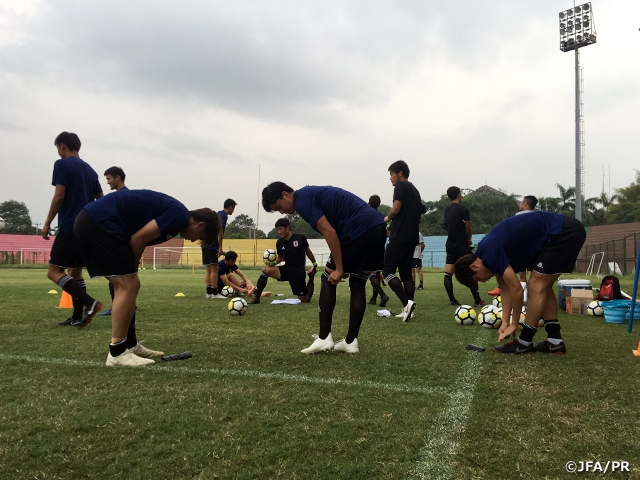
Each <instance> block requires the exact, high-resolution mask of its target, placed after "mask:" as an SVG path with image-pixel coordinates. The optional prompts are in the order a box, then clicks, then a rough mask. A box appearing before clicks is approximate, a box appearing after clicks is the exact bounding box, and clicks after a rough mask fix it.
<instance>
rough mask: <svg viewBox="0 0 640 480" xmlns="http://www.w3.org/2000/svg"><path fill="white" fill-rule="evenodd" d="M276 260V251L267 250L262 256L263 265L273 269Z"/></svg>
mask: <svg viewBox="0 0 640 480" xmlns="http://www.w3.org/2000/svg"><path fill="white" fill-rule="evenodd" d="M277 258H278V255H277V254H276V251H275V250H273V249H272V248H267V249H266V250H265V251H264V253H263V254H262V260H264V264H265V265H266V266H267V267H273V266H274V265H275V264H276V259H277Z"/></svg>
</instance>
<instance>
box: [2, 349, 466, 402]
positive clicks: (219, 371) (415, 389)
mask: <svg viewBox="0 0 640 480" xmlns="http://www.w3.org/2000/svg"><path fill="white" fill-rule="evenodd" d="M0 360H12V361H21V362H31V363H45V364H52V365H67V366H81V367H104V368H114V367H107V366H106V365H105V364H104V363H102V362H95V361H91V360H73V359H67V358H48V357H29V356H24V355H7V354H0ZM160 365H161V364H159V365H158V367H153V366H152V367H143V368H145V369H149V371H150V372H153V373H159V372H171V373H181V374H185V375H186V374H199V375H200V374H208V375H219V376H232V377H251V378H258V379H263V380H280V381H285V382H291V383H311V384H318V385H336V386H344V387H357V388H367V389H371V390H389V391H392V392H400V393H421V394H426V395H445V396H450V395H454V394H455V390H454V391H453V392H452V389H450V388H443V387H420V386H416V385H406V384H395V383H382V382H371V381H359V380H342V379H339V378H323V377H309V376H307V375H292V374H290V373H283V372H260V371H257V370H230V369H223V368H190V367H187V366H184V367H178V366H175V365H166V366H165V365H162V366H160ZM115 368H119V367H115Z"/></svg>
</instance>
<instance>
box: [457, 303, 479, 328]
mask: <svg viewBox="0 0 640 480" xmlns="http://www.w3.org/2000/svg"><path fill="white" fill-rule="evenodd" d="M476 317H477V315H476V311H475V310H474V309H473V308H472V307H471V306H470V305H460V306H459V307H458V308H456V314H455V316H454V318H455V319H456V322H457V323H458V325H473V322H475V321H476Z"/></svg>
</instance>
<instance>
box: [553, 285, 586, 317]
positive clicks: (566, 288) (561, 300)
mask: <svg viewBox="0 0 640 480" xmlns="http://www.w3.org/2000/svg"><path fill="white" fill-rule="evenodd" d="M573 288H579V289H582V290H590V291H592V288H591V280H560V281H558V308H560V309H562V310H566V309H567V299H566V297H565V294H564V292H566V293H567V294H568V295H571V289H573Z"/></svg>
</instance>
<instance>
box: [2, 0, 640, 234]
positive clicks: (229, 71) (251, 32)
mask: <svg viewBox="0 0 640 480" xmlns="http://www.w3.org/2000/svg"><path fill="white" fill-rule="evenodd" d="M151 5H153V7H151ZM592 5H593V13H594V19H595V26H596V30H597V33H598V41H597V43H596V44H595V45H592V46H589V47H587V48H583V49H581V50H580V52H581V53H580V60H581V66H582V67H583V68H584V90H585V91H584V98H583V101H584V105H585V106H584V114H585V130H586V150H585V153H586V158H585V183H586V188H585V194H586V196H587V197H592V196H598V195H600V193H601V192H602V189H603V183H604V188H605V191H606V192H607V193H611V194H613V193H615V189H616V188H621V187H625V186H627V185H629V184H630V183H632V182H633V181H634V180H635V170H634V169H636V168H640V162H639V161H638V151H639V148H638V147H639V142H640V134H639V133H638V120H637V114H638V111H640V60H639V58H638V57H639V52H640V31H638V30H639V27H640V2H639V1H638V0H606V1H604V0H600V1H595V2H593V4H592ZM572 6H573V3H571V2H565V1H551V0H538V1H527V2H524V1H505V0H485V1H484V2H478V1H470V0H462V1H456V2H452V1H448V0H416V1H393V2H392V1H375V0H366V1H365V0H362V1H340V0H322V1H310V2H300V1H280V0H271V1H268V2H267V1H236V2H231V1H214V0H202V1H190V0H183V1H181V2H176V1H166V0H165V1H162V0H157V1H154V2H132V1H131V0H128V1H121V0H111V1H109V2H90V1H79V0H76V1H73V0H55V1H53V0H3V1H2V2H1V3H0V144H1V146H2V147H1V148H0V167H1V171H0V202H2V201H5V200H10V199H11V200H18V201H21V202H24V203H25V204H26V205H27V207H28V208H29V210H30V212H31V216H32V219H33V221H34V222H38V223H40V224H42V223H43V221H44V219H45V217H46V214H47V211H48V208H49V205H50V202H51V197H52V195H53V191H54V187H53V186H51V173H52V167H53V163H54V161H55V160H56V159H57V158H58V157H57V154H56V150H55V148H54V146H53V141H54V139H55V137H56V136H57V135H58V134H59V133H60V132H61V131H64V130H66V131H71V132H75V133H77V134H78V135H79V136H80V139H81V140H82V144H83V146H82V149H81V151H80V153H81V157H82V158H83V159H84V160H85V161H87V162H88V163H89V164H91V165H92V166H93V168H94V169H95V170H96V171H97V172H98V174H99V175H100V179H101V181H103V180H104V177H103V175H102V173H103V172H104V170H105V169H106V168H108V167H110V166H112V165H117V166H121V167H122V168H123V169H124V170H125V172H126V174H127V182H126V183H127V186H129V188H148V189H153V190H158V191H162V192H165V193H167V194H170V195H172V196H174V197H176V198H178V199H179V200H180V201H182V202H183V203H184V204H185V205H186V206H187V207H188V208H199V207H203V206H208V207H211V208H213V209H215V210H219V209H221V208H222V203H223V201H224V200H225V199H226V198H228V197H231V198H233V199H235V200H236V201H237V202H238V207H237V209H236V214H240V213H244V214H247V215H249V216H251V217H253V218H254V219H255V218H256V214H257V211H258V204H259V195H260V190H261V189H262V187H264V186H265V185H266V184H267V183H268V182H271V181H274V180H282V181H284V182H286V183H288V184H289V185H291V187H293V188H294V189H295V188H300V187H302V186H304V185H326V184H331V185H336V186H339V187H342V188H345V189H347V190H350V191H352V192H354V193H355V194H357V195H359V196H360V197H362V198H364V199H365V200H366V199H368V197H369V196H370V195H371V194H374V193H377V194H379V195H380V196H381V198H382V201H383V203H386V204H390V203H391V201H392V194H393V188H392V186H391V184H390V183H389V175H388V172H387V168H388V166H389V165H390V164H391V163H392V162H393V161H395V160H397V159H403V160H405V161H407V162H408V164H409V167H410V169H411V175H410V180H411V181H413V183H414V184H415V185H416V186H417V187H418V189H419V190H420V193H421V195H422V198H423V199H424V200H437V199H438V198H439V197H440V196H441V195H442V194H443V193H444V192H445V191H446V189H447V188H448V187H449V186H451V185H458V186H459V187H461V188H470V189H475V188H478V187H480V186H482V185H484V184H488V185H490V186H492V187H494V188H498V189H500V190H503V191H506V192H508V193H513V194H515V195H517V196H523V195H528V194H533V195H537V196H558V189H557V188H556V186H555V184H556V183H560V184H562V185H564V186H565V187H571V186H573V185H574V183H575V163H574V101H575V99H574V54H573V52H570V53H562V52H561V51H560V50H559V33H558V13H559V12H560V11H562V10H565V9H567V8H571V7H572ZM259 171H260V172H261V175H260V176H259ZM603 172H604V176H603ZM103 188H105V192H106V190H107V189H108V186H107V185H106V183H104V181H103ZM278 217H279V215H278V214H267V213H266V212H264V211H263V210H261V211H260V214H259V226H260V228H261V229H263V230H264V231H265V232H268V231H269V230H271V228H272V226H273V223H274V222H275V220H276V219H277V218H278ZM231 219H233V217H232V218H231ZM54 223H56V222H54Z"/></svg>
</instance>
